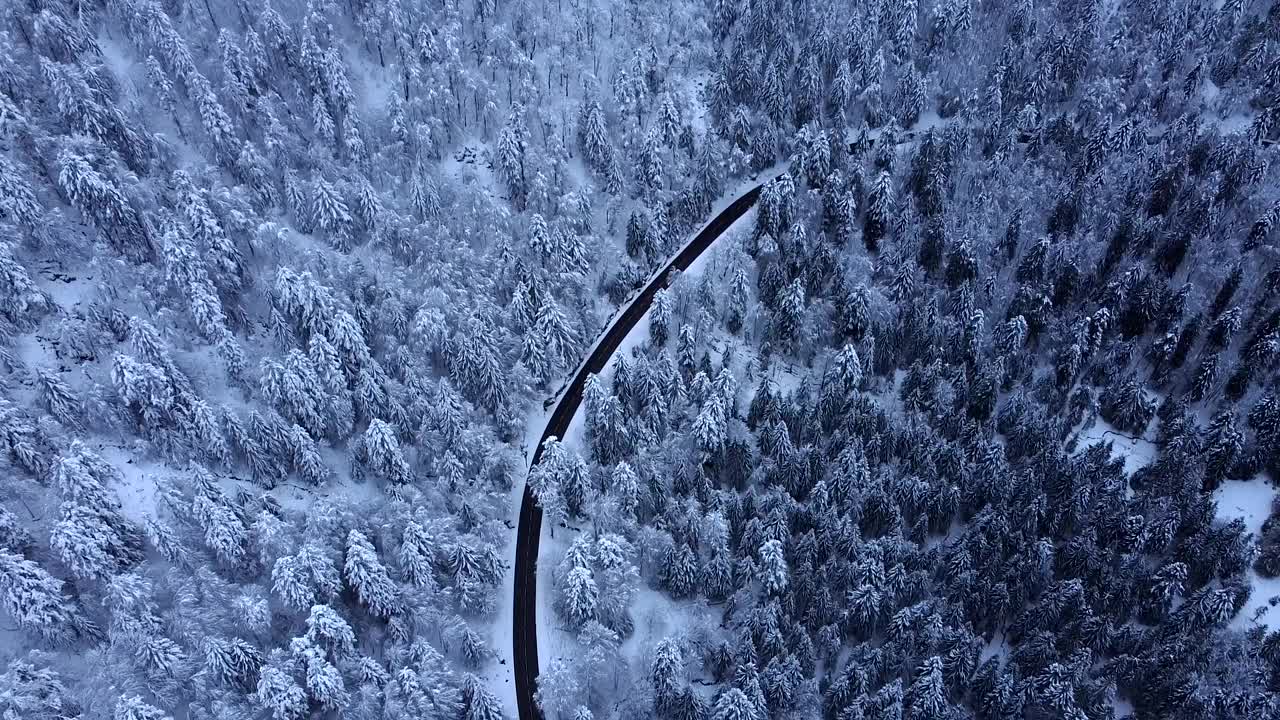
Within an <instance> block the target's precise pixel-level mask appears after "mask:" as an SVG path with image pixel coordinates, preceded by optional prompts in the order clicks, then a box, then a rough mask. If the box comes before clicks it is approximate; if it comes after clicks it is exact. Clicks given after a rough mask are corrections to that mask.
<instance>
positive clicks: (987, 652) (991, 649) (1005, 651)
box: [978, 630, 1009, 666]
mask: <svg viewBox="0 0 1280 720" xmlns="http://www.w3.org/2000/svg"><path fill="white" fill-rule="evenodd" d="M991 658H996V662H998V663H1000V665H1001V666H1004V664H1005V663H1006V662H1008V661H1009V643H1008V642H1007V641H1005V637H1004V630H997V631H996V634H995V635H993V636H991V641H990V642H988V643H987V644H986V645H983V646H982V652H980V653H979V654H978V662H979V663H984V662H986V661H988V660H990V659H991Z"/></svg>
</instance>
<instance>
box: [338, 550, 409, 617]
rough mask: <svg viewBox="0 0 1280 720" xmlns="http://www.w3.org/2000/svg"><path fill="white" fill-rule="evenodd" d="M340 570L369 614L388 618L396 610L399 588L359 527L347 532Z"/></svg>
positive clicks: (398, 601) (397, 607) (398, 602)
mask: <svg viewBox="0 0 1280 720" xmlns="http://www.w3.org/2000/svg"><path fill="white" fill-rule="evenodd" d="M342 574H343V577H345V578H346V581H347V584H348V586H350V587H351V588H352V590H354V591H355V593H356V596H357V597H358V598H360V602H361V604H363V605H365V606H366V607H368V608H369V610H370V611H372V612H373V614H375V615H377V616H379V617H383V618H389V617H391V616H392V615H393V614H394V613H396V612H397V611H398V610H399V607H400V598H399V594H400V593H399V590H398V588H396V585H395V582H394V581H393V580H392V579H391V576H390V575H389V574H388V573H387V569H386V568H385V567H384V566H383V565H382V561H381V560H379V559H378V553H377V551H376V550H374V549H373V544H372V543H370V542H369V539H368V538H366V537H365V535H364V533H362V532H360V531H359V530H352V531H350V532H348V533H347V558H346V562H345V563H344V564H343V571H342Z"/></svg>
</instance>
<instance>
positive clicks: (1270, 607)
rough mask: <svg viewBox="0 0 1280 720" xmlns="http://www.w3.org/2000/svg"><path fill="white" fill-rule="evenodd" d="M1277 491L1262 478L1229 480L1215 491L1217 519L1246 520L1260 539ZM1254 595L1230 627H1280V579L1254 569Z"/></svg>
mask: <svg viewBox="0 0 1280 720" xmlns="http://www.w3.org/2000/svg"><path fill="white" fill-rule="evenodd" d="M1276 494H1277V491H1276V488H1275V487H1274V486H1273V485H1271V483H1269V482H1267V479H1266V478H1265V477H1264V476H1262V475H1259V476H1257V477H1255V478H1253V479H1251V480H1226V481H1224V482H1223V483H1222V485H1221V486H1220V487H1219V488H1218V489H1217V490H1215V491H1214V493H1213V499H1214V500H1215V501H1216V502H1217V506H1218V519H1219V520H1222V521H1223V522H1230V521H1232V520H1237V519H1239V520H1243V521H1244V524H1245V528H1246V529H1247V530H1248V531H1249V532H1250V533H1252V534H1253V536H1254V538H1255V539H1257V538H1258V537H1259V536H1261V534H1262V524H1263V523H1264V522H1266V520H1267V517H1268V516H1270V514H1271V505H1272V503H1273V502H1274V501H1275V499H1276ZM1248 576H1249V584H1250V585H1251V586H1252V587H1253V592H1252V593H1251V594H1250V595H1249V600H1248V601H1247V602H1246V603H1245V604H1244V607H1243V608H1241V609H1240V612H1239V613H1237V614H1236V616H1235V618H1234V619H1232V621H1231V625H1230V626H1231V627H1232V628H1235V629H1237V630H1247V629H1249V628H1250V627H1251V626H1252V625H1254V624H1260V625H1263V626H1265V627H1266V628H1268V629H1271V628H1273V627H1276V626H1277V625H1280V612H1278V611H1277V606H1278V605H1280V578H1264V577H1262V576H1260V575H1258V573H1257V572H1255V571H1254V570H1253V569H1252V568H1251V569H1250V570H1249V571H1248Z"/></svg>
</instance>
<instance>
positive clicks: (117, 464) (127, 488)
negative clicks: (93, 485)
mask: <svg viewBox="0 0 1280 720" xmlns="http://www.w3.org/2000/svg"><path fill="white" fill-rule="evenodd" d="M95 451H96V452H97V453H98V455H100V456H101V457H102V459H103V460H106V461H107V462H108V463H110V464H111V466H112V467H114V468H115V469H116V470H119V471H120V476H121V481H120V484H119V485H117V486H116V487H115V491H116V496H117V497H118V498H120V506H121V507H120V512H121V513H122V514H123V515H124V516H125V517H127V518H129V519H130V520H132V521H134V522H136V523H141V522H142V521H143V520H145V519H146V518H147V517H148V516H151V517H155V514H156V502H157V500H158V498H157V495H156V489H157V488H158V487H159V484H160V481H161V480H162V479H163V478H164V476H165V475H167V474H168V473H169V472H170V471H169V469H168V468H166V467H165V465H164V463H159V462H155V461H153V460H147V459H145V457H144V455H143V453H142V451H140V450H137V449H133V448H128V447H125V446H123V445H106V444H103V445H98V446H97V447H96V448H95Z"/></svg>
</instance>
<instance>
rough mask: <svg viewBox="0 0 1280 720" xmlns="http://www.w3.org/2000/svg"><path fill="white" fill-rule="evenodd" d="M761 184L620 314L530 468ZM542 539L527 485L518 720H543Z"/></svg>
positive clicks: (519, 530)
mask: <svg viewBox="0 0 1280 720" xmlns="http://www.w3.org/2000/svg"><path fill="white" fill-rule="evenodd" d="M762 187H764V185H763V184H760V185H756V186H755V187H753V188H751V189H750V190H748V191H747V192H745V193H743V194H742V196H741V197H739V198H738V199H736V200H734V201H733V202H732V203H731V204H730V205H729V207H727V208H725V209H724V210H722V211H720V214H719V215H716V216H715V218H713V219H712V220H711V222H709V223H707V224H706V225H705V226H703V228H702V230H701V231H699V232H698V234H697V236H695V237H694V238H693V240H692V241H691V242H690V243H689V244H687V245H685V246H684V247H683V248H681V250H680V252H678V253H676V255H675V257H673V258H671V260H670V261H669V262H668V263H667V265H666V267H664V268H662V270H661V271H660V272H658V273H656V274H655V275H654V276H653V277H652V279H650V280H649V283H648V284H647V285H645V287H644V288H643V289H642V290H641V291H640V292H639V293H637V294H636V296H635V297H634V298H633V299H632V300H631V302H630V304H628V305H627V307H626V309H625V310H623V311H622V312H621V313H619V314H617V315H616V316H615V317H614V319H613V323H612V324H611V325H610V326H609V327H608V328H607V329H606V330H605V331H604V335H603V337H601V339H600V341H599V342H598V343H596V346H595V347H594V348H593V349H592V350H591V354H590V355H589V356H587V359H586V360H585V361H584V362H583V363H582V365H580V366H579V367H578V371H577V373H575V374H574V376H573V378H572V380H570V382H569V384H568V385H567V386H566V387H565V389H564V392H562V393H561V395H560V400H559V402H558V403H557V404H556V407H555V410H553V411H552V413H551V417H550V419H549V420H548V421H547V426H546V428H545V429H544V430H543V431H542V438H541V439H540V440H539V441H538V447H537V448H536V449H535V450H534V453H533V461H532V463H530V467H533V466H534V465H537V464H538V462H539V461H540V460H541V459H542V446H543V444H544V443H546V441H547V439H548V438H551V437H564V434H565V431H566V430H567V429H568V428H569V421H570V420H572V419H573V415H574V413H575V412H577V410H578V405H579V404H581V403H582V390H583V387H584V386H585V385H586V382H587V377H588V376H590V375H592V374H596V373H599V372H600V371H602V370H604V366H605V364H606V363H608V362H609V357H610V356H611V355H613V353H614V352H615V351H616V350H617V349H618V345H619V344H621V343H622V339H623V338H624V337H626V336H627V333H628V332H630V331H631V329H632V328H633V327H635V325H636V323H637V322H639V321H640V318H642V317H644V314H645V311H647V310H648V309H649V304H650V303H651V302H652V301H653V296H654V294H655V293H657V292H658V291H659V290H662V289H663V288H666V287H667V286H668V285H670V284H671V281H672V280H673V279H674V275H675V274H674V273H673V272H672V270H681V271H683V270H687V269H689V266H690V265H691V264H693V261H694V260H696V259H698V256H699V255H701V254H702V253H703V251H705V250H706V249H707V248H708V247H710V246H711V244H712V243H713V242H715V241H716V239H718V238H719V237H720V235H721V234H723V233H724V231H725V230H727V229H728V228H729V226H730V225H732V224H733V223H734V221H735V220H737V219H738V218H740V217H742V216H743V215H744V214H745V213H746V212H747V210H749V209H751V206H752V205H754V204H755V202H756V198H757V197H759V195H760V189H761V188H762ZM541 536H542V508H541V507H539V506H538V501H537V499H536V498H534V496H533V491H532V490H530V489H529V485H528V484H527V483H526V484H525V487H524V499H523V500H521V502H520V524H519V525H518V526H517V527H516V570H515V574H516V576H515V598H514V601H515V613H514V620H513V625H514V627H513V628H512V630H513V632H512V645H513V647H512V657H513V658H514V663H515V668H514V670H515V678H516V704H517V706H518V708H519V711H520V720H542V711H541V710H540V709H539V708H538V704H537V702H536V701H535V700H534V697H533V695H534V691H535V690H536V686H537V681H538V618H537V615H538V602H537V597H538V594H537V587H538V542H539V540H540V538H541Z"/></svg>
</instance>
